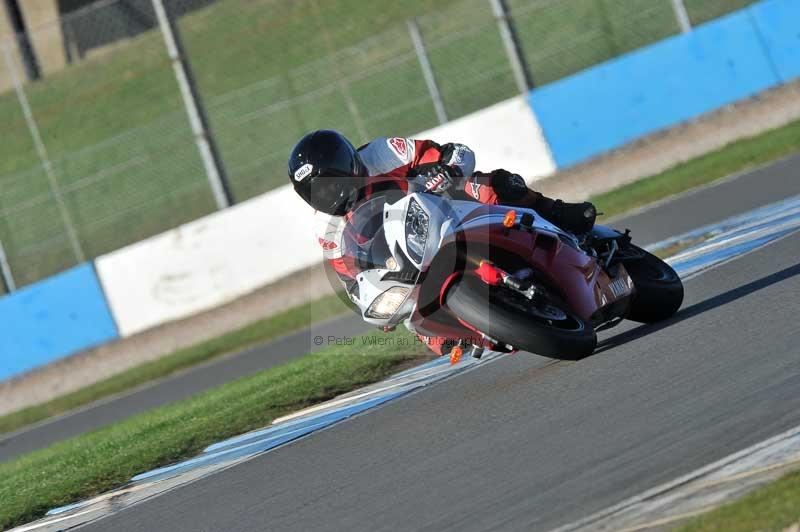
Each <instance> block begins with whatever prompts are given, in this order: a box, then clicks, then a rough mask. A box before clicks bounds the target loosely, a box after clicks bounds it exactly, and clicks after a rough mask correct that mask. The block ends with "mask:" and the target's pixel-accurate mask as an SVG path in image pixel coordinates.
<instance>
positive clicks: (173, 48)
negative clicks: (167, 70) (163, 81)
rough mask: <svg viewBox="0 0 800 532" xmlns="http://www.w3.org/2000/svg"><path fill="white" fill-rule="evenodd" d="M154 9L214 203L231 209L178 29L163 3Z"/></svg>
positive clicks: (155, 0) (159, 1)
mask: <svg viewBox="0 0 800 532" xmlns="http://www.w3.org/2000/svg"><path fill="white" fill-rule="evenodd" d="M152 1H153V9H154V10H155V12H156V18H157V19H158V25H159V27H160V28H161V34H162V35H163V36H164V43H165V44H166V47H167V54H168V55H169V58H170V61H172V68H173V70H175V78H176V79H177V80H178V87H179V89H180V91H181V96H182V97H183V103H184V105H185V106H186V113H187V114H188V115H189V123H190V124H191V127H192V133H193V134H194V138H195V142H196V143H197V149H198V150H200V158H201V159H202V160H203V167H204V168H205V171H206V177H208V182H209V183H210V184H211V191H212V192H213V193H214V200H215V201H216V202H217V208H219V209H224V208H226V207H230V206H231V205H233V204H234V203H235V202H234V198H233V190H232V189H231V186H230V183H229V181H228V176H227V174H226V173H225V167H224V165H223V164H222V157H221V156H220V154H219V150H218V149H217V144H216V142H215V140H214V136H213V135H212V133H211V126H210V123H209V120H208V115H207V114H206V111H205V108H204V107H203V104H202V101H201V99H200V93H199V91H198V90H197V84H196V83H195V79H194V76H193V75H192V69H191V66H190V65H189V58H188V57H187V56H186V52H185V50H184V48H183V43H182V42H181V38H180V33H179V31H178V26H177V24H176V23H175V20H174V19H173V18H172V15H170V14H169V12H168V11H167V9H166V8H165V7H164V3H163V0H152Z"/></svg>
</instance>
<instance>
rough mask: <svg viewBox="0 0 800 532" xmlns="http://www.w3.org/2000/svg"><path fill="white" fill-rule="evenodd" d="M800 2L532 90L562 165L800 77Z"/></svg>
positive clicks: (778, 2) (768, 4) (780, 1)
mask: <svg viewBox="0 0 800 532" xmlns="http://www.w3.org/2000/svg"><path fill="white" fill-rule="evenodd" d="M799 33H800V1H798V0H767V1H764V2H760V3H758V4H755V5H754V6H752V7H750V8H748V9H745V10H742V11H738V12H735V13H733V14H731V15H728V16H726V17H723V18H721V19H717V20H715V21H712V22H709V23H707V24H704V25H702V26H699V27H697V28H696V29H695V30H693V31H692V32H690V33H688V34H683V35H677V36H674V37H671V38H669V39H666V40H664V41H661V42H659V43H656V44H653V45H651V46H648V47H646V48H642V49H640V50H638V51H635V52H632V53H630V54H627V55H624V56H622V57H619V58H617V59H614V60H611V61H609V62H606V63H603V64H601V65H598V66H596V67H593V68H590V69H588V70H585V71H583V72H579V73H577V74H575V75H573V76H570V77H568V78H565V79H562V80H560V81H557V82H554V83H551V84H549V85H546V86H544V87H541V88H539V89H535V90H533V91H532V92H531V94H530V104H531V106H532V107H533V109H534V112H535V114H536V116H537V117H538V119H539V123H540V124H541V127H542V130H543V132H544V135H545V138H546V139H547V141H548V143H549V145H550V149H551V151H552V153H553V157H554V159H555V161H556V165H557V166H558V167H560V168H561V167H565V166H570V165H573V164H576V163H579V162H582V161H585V160H587V159H590V158H591V157H593V156H596V155H599V154H601V153H603V152H605V151H608V150H610V149H614V148H617V147H620V146H622V145H624V144H626V143H628V142H630V141H632V140H635V139H637V138H639V137H642V136H644V135H647V134H649V133H653V132H655V131H658V130H661V129H664V128H667V127H669V126H673V125H675V124H678V123H680V122H683V121H686V120H688V119H691V118H694V117H696V116H698V115H701V114H703V113H706V112H709V111H712V110H714V109H717V108H719V107H722V106H724V105H727V104H730V103H733V102H735V101H737V100H741V99H744V98H747V97H749V96H752V95H754V94H756V93H758V92H761V91H763V90H765V89H768V88H770V87H772V86H774V85H777V84H779V83H781V82H785V81H787V80H789V79H791V78H793V77H796V76H798V75H800V55H798V53H800V50H799V49H798V48H800V36H798V34H799Z"/></svg>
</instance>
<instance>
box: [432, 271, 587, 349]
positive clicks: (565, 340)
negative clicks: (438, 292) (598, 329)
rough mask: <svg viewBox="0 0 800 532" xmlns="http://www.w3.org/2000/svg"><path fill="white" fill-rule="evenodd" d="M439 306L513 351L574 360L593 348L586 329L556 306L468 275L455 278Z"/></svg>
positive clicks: (571, 315)
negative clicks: (446, 308)
mask: <svg viewBox="0 0 800 532" xmlns="http://www.w3.org/2000/svg"><path fill="white" fill-rule="evenodd" d="M445 303H446V306H447V307H448V308H449V309H450V311H451V312H453V313H454V314H455V315H456V316H457V317H458V318H460V319H461V320H462V321H464V322H466V323H468V324H469V325H471V326H472V327H474V328H475V329H477V330H478V331H480V332H482V333H484V334H486V335H488V336H491V337H492V338H494V339H495V340H497V341H499V342H502V343H505V344H509V345H511V346H513V347H514V348H515V349H521V350H524V351H530V352H532V353H536V354H538V355H544V356H548V357H551V358H558V359H564V360H577V359H580V358H583V357H586V356H589V355H591V354H592V352H593V351H594V348H595V346H596V345H597V335H595V332H594V329H593V328H592V326H591V325H589V324H588V323H586V322H585V321H583V320H582V319H581V318H579V317H577V316H575V315H574V314H572V313H571V312H570V311H569V310H567V309H564V308H562V306H561V305H559V304H557V303H550V302H548V303H547V305H545V306H541V305H540V306H538V307H537V306H536V305H534V304H533V303H532V302H531V301H530V300H528V299H527V298H526V297H525V296H523V295H522V294H520V293H519V292H515V291H514V290H511V289H509V288H506V287H503V286H489V285H487V284H485V283H484V282H483V281H481V280H480V279H479V278H478V277H476V276H474V275H464V276H462V277H461V278H460V279H459V280H457V281H456V282H455V283H454V284H453V285H452V286H451V287H450V289H449V290H448V291H447V294H446V295H445ZM526 305H527V308H526Z"/></svg>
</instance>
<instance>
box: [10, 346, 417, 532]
mask: <svg viewBox="0 0 800 532" xmlns="http://www.w3.org/2000/svg"><path fill="white" fill-rule="evenodd" d="M362 338H366V337H362ZM390 338H392V339H393V340H394V344H390V345H388V346H386V345H372V346H370V345H366V344H365V343H363V342H362V339H359V338H357V339H356V342H357V347H356V348H353V347H330V348H326V349H324V350H323V351H320V352H318V353H315V354H311V355H306V356H305V357H303V358H300V359H298V360H295V361H293V362H289V363H287V364H284V365H281V366H278V367H275V368H272V369H269V370H266V371H263V372H261V373H258V374H256V375H254V376H251V377H247V378H244V379H240V380H238V381H234V382H231V383H228V384H225V385H223V386H220V387H218V388H215V389H213V390H210V391H208V392H205V393H203V394H200V395H197V396H195V397H193V398H191V399H188V400H185V401H181V402H179V403H175V404H172V405H169V406H166V407H162V408H158V409H156V410H152V411H149V412H146V413H143V414H140V415H137V416H135V417H132V418H129V419H127V420H124V421H121V422H119V423H116V424H114V425H111V426H108V427H106V428H103V429H100V430H97V431H95V432H92V433H89V434H85V435H81V436H77V437H75V438H72V439H69V440H66V441H63V442H61V443H57V444H55V445H53V446H51V447H48V448H47V449H43V450H40V451H35V452H33V453H29V454H26V455H24V456H22V457H20V458H17V459H15V460H12V461H10V462H5V463H2V464H0V501H2V504H0V529H3V528H8V527H11V526H14V525H18V524H21V523H23V522H26V521H30V520H32V519H35V518H37V517H39V516H41V515H43V514H44V513H45V512H46V511H47V510H49V509H50V508H53V507H55V506H59V505H64V504H68V503H70V502H74V501H76V500H79V499H82V498H85V497H89V496H91V495H94V494H97V493H99V492H102V491H105V490H108V489H110V488H113V487H116V486H119V485H121V484H123V483H125V482H126V481H128V480H129V479H130V478H131V476H133V475H135V474H137V473H141V472H143V471H147V470H150V469H152V468H155V467H159V466H162V465H166V464H169V463H172V462H175V461H177V460H180V459H182V458H185V457H188V456H191V455H194V454H196V453H198V452H199V451H201V450H202V449H203V448H204V447H206V446H207V445H209V444H211V443H214V442H217V441H220V440H222V439H225V438H228V437H231V436H235V435H237V434H241V433H243V432H247V431H249V430H253V429H256V428H260V427H263V426H265V425H267V424H269V423H270V422H271V421H272V420H273V419H275V418H276V417H279V416H281V415H285V414H287V413H289V412H293V411H297V410H299V409H301V408H304V407H307V406H309V405H312V404H314V403H318V402H320V401H324V400H327V399H330V398H332V397H334V396H336V395H339V394H341V393H344V392H347V391H350V390H352V389H354V388H357V387H360V386H363V385H366V384H368V383H372V382H375V381H378V380H380V379H382V378H384V377H386V376H388V375H389V374H391V373H393V372H396V371H397V370H398V369H399V368H401V367H404V366H407V365H408V364H410V363H412V362H413V361H414V360H419V357H421V356H423V354H424V352H425V347H424V346H423V345H422V344H421V343H420V342H416V341H414V339H413V337H412V336H411V334H410V333H407V332H406V333H393V334H392V335H391V336H390ZM409 346H411V347H409Z"/></svg>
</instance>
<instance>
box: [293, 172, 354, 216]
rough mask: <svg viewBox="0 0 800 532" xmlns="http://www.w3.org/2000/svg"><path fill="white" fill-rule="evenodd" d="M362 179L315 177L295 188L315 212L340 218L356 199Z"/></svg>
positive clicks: (328, 176)
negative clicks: (302, 185) (304, 184)
mask: <svg viewBox="0 0 800 532" xmlns="http://www.w3.org/2000/svg"><path fill="white" fill-rule="evenodd" d="M363 183H364V180H363V178H359V177H351V176H346V177H345V176H341V177H334V176H330V175H326V176H317V177H314V178H313V179H311V180H309V182H308V183H307V184H306V186H304V187H295V188H296V190H297V192H298V194H300V196H301V197H302V198H303V199H304V200H305V201H306V203H308V204H309V205H311V206H312V207H314V208H315V209H316V210H318V211H321V212H324V213H327V214H331V215H334V216H342V215H343V214H345V213H346V212H347V211H348V210H349V209H350V208H351V207H352V206H353V205H354V204H355V202H356V200H357V199H358V194H359V191H360V190H361V186H362V185H363Z"/></svg>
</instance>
